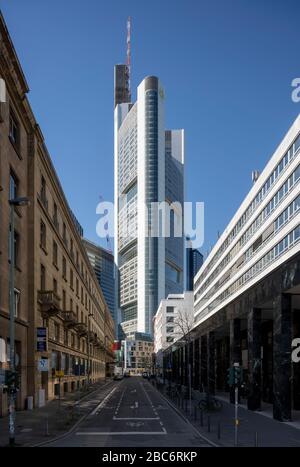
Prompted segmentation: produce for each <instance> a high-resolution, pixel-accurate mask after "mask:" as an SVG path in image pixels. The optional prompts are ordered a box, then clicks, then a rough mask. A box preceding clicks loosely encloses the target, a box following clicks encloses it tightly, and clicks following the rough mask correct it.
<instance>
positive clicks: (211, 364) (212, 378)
mask: <svg viewBox="0 0 300 467" xmlns="http://www.w3.org/2000/svg"><path fill="white" fill-rule="evenodd" d="M207 347H208V352H207V368H208V392H209V394H212V395H213V394H215V392H216V354H215V350H216V349H215V333H214V332H213V331H211V332H209V333H208V336H207Z"/></svg>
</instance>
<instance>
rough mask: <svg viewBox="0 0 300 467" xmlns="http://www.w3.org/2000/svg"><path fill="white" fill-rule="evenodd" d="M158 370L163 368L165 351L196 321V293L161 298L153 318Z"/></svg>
mask: <svg viewBox="0 0 300 467" xmlns="http://www.w3.org/2000/svg"><path fill="white" fill-rule="evenodd" d="M153 323H154V324H153V328H154V354H155V366H156V370H157V371H160V370H162V368H163V352H164V350H166V349H167V348H168V347H169V346H170V345H172V344H174V343H175V342H176V341H178V340H180V339H181V338H182V336H183V334H184V333H188V332H189V330H190V329H192V327H193V323H194V294H193V292H184V293H183V294H170V295H168V297H167V298H166V299H165V300H161V302H160V304H159V307H158V310H157V312H156V314H155V316H154V318H153Z"/></svg>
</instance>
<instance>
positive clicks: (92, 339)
mask: <svg viewBox="0 0 300 467" xmlns="http://www.w3.org/2000/svg"><path fill="white" fill-rule="evenodd" d="M87 337H88V339H89V341H90V344H95V343H96V342H97V334H95V333H94V332H92V331H89V332H88V334H87Z"/></svg>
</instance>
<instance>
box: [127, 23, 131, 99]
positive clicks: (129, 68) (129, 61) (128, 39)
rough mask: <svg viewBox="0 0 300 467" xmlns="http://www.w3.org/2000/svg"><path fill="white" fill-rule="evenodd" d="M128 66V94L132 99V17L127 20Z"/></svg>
mask: <svg viewBox="0 0 300 467" xmlns="http://www.w3.org/2000/svg"><path fill="white" fill-rule="evenodd" d="M127 67H128V94H129V100H131V17H130V16H128V20H127Z"/></svg>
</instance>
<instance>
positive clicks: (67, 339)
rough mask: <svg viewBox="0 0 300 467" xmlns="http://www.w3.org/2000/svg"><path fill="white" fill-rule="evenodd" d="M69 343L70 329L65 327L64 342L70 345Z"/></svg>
mask: <svg viewBox="0 0 300 467" xmlns="http://www.w3.org/2000/svg"><path fill="white" fill-rule="evenodd" d="M68 343H69V335H68V330H67V329H65V330H64V344H65V345H68Z"/></svg>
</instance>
